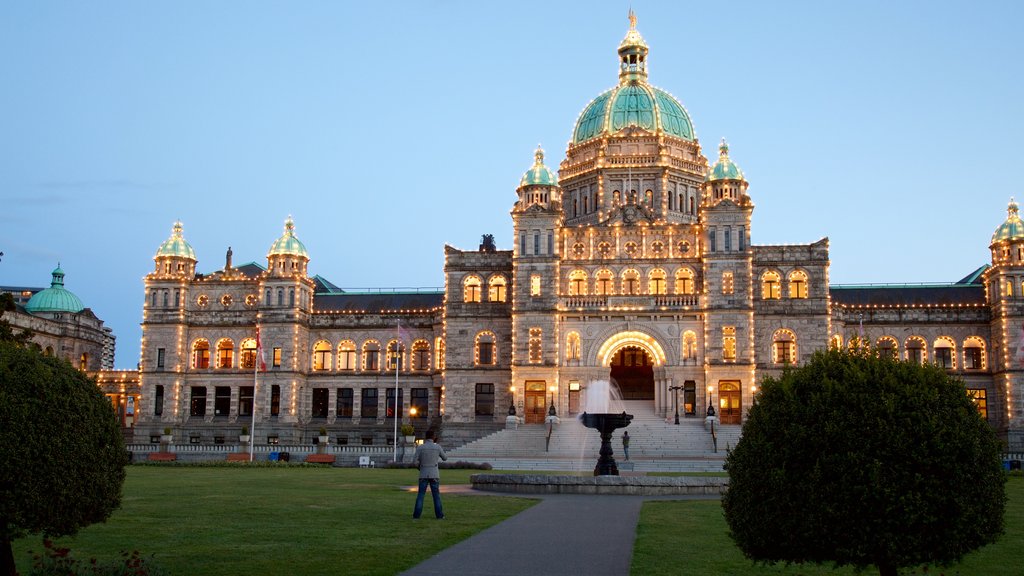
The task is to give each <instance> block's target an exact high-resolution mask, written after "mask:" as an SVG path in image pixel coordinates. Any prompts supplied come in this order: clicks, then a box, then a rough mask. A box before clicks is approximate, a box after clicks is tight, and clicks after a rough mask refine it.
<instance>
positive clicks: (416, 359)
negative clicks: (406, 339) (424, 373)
mask: <svg viewBox="0 0 1024 576" xmlns="http://www.w3.org/2000/svg"><path fill="white" fill-rule="evenodd" d="M412 369H413V370H430V343H429V342H427V341H426V340H417V341H415V342H413V343H412Z"/></svg>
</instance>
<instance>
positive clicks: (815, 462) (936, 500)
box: [722, 349, 1006, 576]
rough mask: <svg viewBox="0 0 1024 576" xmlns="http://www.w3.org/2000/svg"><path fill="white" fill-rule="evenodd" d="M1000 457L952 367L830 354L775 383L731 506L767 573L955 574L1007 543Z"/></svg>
mask: <svg viewBox="0 0 1024 576" xmlns="http://www.w3.org/2000/svg"><path fill="white" fill-rule="evenodd" d="M1000 453H1001V443H1000V442H999V440H998V439H997V438H996V436H995V434H994V433H993V431H992V430H991V428H990V427H989V426H988V424H987V423H986V422H985V421H984V419H983V418H982V417H981V416H980V415H979V414H978V411H977V409H976V408H975V406H974V405H973V403H972V402H971V400H970V399H969V398H968V397H967V394H966V393H965V390H964V385H963V383H962V382H961V381H960V380H959V379H957V378H954V377H951V376H949V375H947V374H946V372H945V371H944V370H942V369H941V368H939V367H937V366H934V365H924V366H920V365H917V364H914V363H911V362H899V361H894V360H889V359H886V358H879V357H878V356H876V355H875V354H874V353H873V352H872V351H870V350H867V349H862V350H859V351H853V352H846V351H840V350H830V351H827V352H824V351H822V352H818V353H816V354H815V355H814V356H813V358H812V359H811V360H810V362H809V363H808V364H807V365H805V366H803V367H801V368H795V369H787V370H786V371H784V372H783V374H782V376H781V377H780V378H779V379H773V378H766V379H765V381H764V382H763V383H762V386H761V391H760V392H759V393H758V395H757V397H756V398H755V401H754V405H753V406H752V407H751V409H750V413H749V415H748V418H747V421H746V423H745V424H744V425H743V436H742V438H741V439H740V441H739V442H738V443H737V444H736V447H735V449H733V450H732V451H730V453H729V455H728V457H727V459H726V465H725V468H726V470H727V471H728V472H729V488H728V490H727V492H726V494H725V495H724V496H723V498H722V507H723V509H724V511H725V517H726V521H727V522H728V524H729V530H730V536H731V537H732V539H733V540H734V541H735V542H736V544H737V545H738V546H739V547H740V549H741V550H742V551H743V553H744V554H745V555H746V556H747V557H748V558H751V559H753V560H755V561H758V562H764V563H768V564H774V563H776V562H786V563H790V562H792V563H805V562H810V563H816V564H821V563H826V562H832V563H834V564H835V565H836V566H844V565H852V566H854V567H857V568H861V569H862V568H866V567H868V566H872V565H874V566H876V567H877V568H878V570H879V573H880V574H882V575H883V576H889V575H895V574H896V573H897V570H898V569H899V568H903V567H910V566H919V565H932V564H934V565H939V566H948V565H950V564H952V563H954V562H957V561H959V560H960V559H961V558H962V557H963V556H964V554H966V553H968V552H970V551H972V550H975V549H977V548H980V547H981V546H984V545H986V544H989V543H992V542H994V541H995V540H996V539H997V538H998V537H999V535H1000V534H1002V532H1003V512H1004V508H1005V504H1006V495H1005V490H1004V489H1005V483H1006V475H1005V473H1004V472H1003V470H1002V466H1001V462H1000Z"/></svg>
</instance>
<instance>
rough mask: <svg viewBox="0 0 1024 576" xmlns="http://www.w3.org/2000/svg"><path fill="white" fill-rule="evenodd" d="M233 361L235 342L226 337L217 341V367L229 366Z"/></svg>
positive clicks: (224, 367)
mask: <svg viewBox="0 0 1024 576" xmlns="http://www.w3.org/2000/svg"><path fill="white" fill-rule="evenodd" d="M234 361H235V343H234V342H232V341H231V340H228V339H227V338H222V339H221V340H219V341H218V342H217V368H221V369H226V368H231V367H232V364H234Z"/></svg>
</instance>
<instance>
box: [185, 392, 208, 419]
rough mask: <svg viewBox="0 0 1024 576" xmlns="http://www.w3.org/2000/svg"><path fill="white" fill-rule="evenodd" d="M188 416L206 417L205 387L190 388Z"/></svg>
mask: <svg viewBox="0 0 1024 576" xmlns="http://www.w3.org/2000/svg"><path fill="white" fill-rule="evenodd" d="M188 414H189V416H206V386H192V389H191V390H190V398H189V409H188Z"/></svg>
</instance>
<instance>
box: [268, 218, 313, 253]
mask: <svg viewBox="0 0 1024 576" xmlns="http://www.w3.org/2000/svg"><path fill="white" fill-rule="evenodd" d="M286 255H287V256H302V257H304V258H309V254H308V253H307V252H306V246H305V245H304V244H303V243H302V242H301V241H300V240H299V239H298V238H296V237H295V221H294V220H292V217H291V216H289V217H288V219H287V220H285V221H284V234H283V235H282V236H281V237H280V238H278V239H277V240H276V241H275V242H274V245H273V246H271V247H270V252H268V253H267V257H268V258H269V257H271V256H286Z"/></svg>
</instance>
